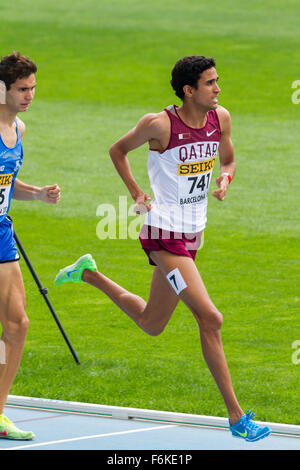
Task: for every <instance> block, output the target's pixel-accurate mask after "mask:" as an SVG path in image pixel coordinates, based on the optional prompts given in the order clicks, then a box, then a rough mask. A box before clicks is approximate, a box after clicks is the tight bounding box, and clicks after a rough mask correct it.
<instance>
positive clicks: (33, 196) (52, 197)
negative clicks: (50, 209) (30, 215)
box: [12, 178, 60, 204]
mask: <svg viewBox="0 0 300 470" xmlns="http://www.w3.org/2000/svg"><path fill="white" fill-rule="evenodd" d="M12 197H13V199H17V200H19V201H43V202H46V203H48V204H56V203H57V202H58V201H59V199H60V187H59V186H58V185H57V184H53V185H48V186H44V187H42V188H39V187H38V186H32V185H30V184H26V183H23V182H22V181H20V180H19V179H18V178H16V180H15V185H14V190H13V195H12Z"/></svg>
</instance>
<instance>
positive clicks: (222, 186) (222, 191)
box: [212, 175, 229, 201]
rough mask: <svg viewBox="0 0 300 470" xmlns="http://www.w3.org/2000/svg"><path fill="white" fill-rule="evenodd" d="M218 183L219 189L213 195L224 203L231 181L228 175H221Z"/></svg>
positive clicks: (217, 180)
mask: <svg viewBox="0 0 300 470" xmlns="http://www.w3.org/2000/svg"><path fill="white" fill-rule="evenodd" d="M216 183H217V186H218V188H219V189H215V191H213V192H212V195H213V196H214V197H216V198H217V199H219V201H224V199H225V197H226V191H227V188H228V186H229V181H228V178H227V176H226V175H221V176H219V178H217V179H216Z"/></svg>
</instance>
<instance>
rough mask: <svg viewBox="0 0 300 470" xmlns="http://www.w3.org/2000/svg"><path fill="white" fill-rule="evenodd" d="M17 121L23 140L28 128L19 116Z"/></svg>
mask: <svg viewBox="0 0 300 470" xmlns="http://www.w3.org/2000/svg"><path fill="white" fill-rule="evenodd" d="M16 119H17V123H18V128H19V132H20V136H21V139H22V137H23V135H24V133H25V130H26V126H25V124H24V122H23V121H22V120H21V119H20V118H19V117H18V116H17V117H16Z"/></svg>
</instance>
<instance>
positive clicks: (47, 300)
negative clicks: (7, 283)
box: [14, 230, 80, 364]
mask: <svg viewBox="0 0 300 470" xmlns="http://www.w3.org/2000/svg"><path fill="white" fill-rule="evenodd" d="M14 239H15V240H16V244H17V246H18V248H19V250H20V252H21V254H22V256H23V258H24V260H25V262H26V264H27V266H28V268H29V271H30V272H31V274H32V277H33V279H34V280H35V282H36V284H37V286H38V288H39V291H40V293H41V294H42V296H43V297H44V299H45V302H46V304H47V305H48V307H49V310H50V312H51V313H52V316H53V318H54V320H55V321H56V324H57V326H58V328H59V329H60V331H61V333H62V335H63V337H64V339H65V341H66V343H67V345H68V347H69V349H70V351H71V353H72V355H73V357H74V359H75V361H76V362H77V364H80V361H79V359H78V356H77V354H76V352H75V350H74V348H73V346H72V344H71V342H70V340H69V338H68V337H67V335H66V332H65V330H64V329H63V326H62V324H61V323H60V320H59V318H58V316H57V315H56V313H55V311H54V308H53V307H52V305H51V302H50V300H49V299H48V296H47V294H48V289H47V287H43V286H42V284H41V282H40V280H39V278H38V276H37V274H36V272H35V270H34V269H33V266H32V264H31V262H30V260H29V258H28V256H27V254H26V252H25V250H24V248H23V246H22V243H21V242H20V240H19V237H18V236H17V234H16V232H15V230H14Z"/></svg>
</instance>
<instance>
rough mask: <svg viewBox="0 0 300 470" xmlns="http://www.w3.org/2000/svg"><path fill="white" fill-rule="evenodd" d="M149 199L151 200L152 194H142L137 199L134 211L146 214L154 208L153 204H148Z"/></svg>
mask: <svg viewBox="0 0 300 470" xmlns="http://www.w3.org/2000/svg"><path fill="white" fill-rule="evenodd" d="M148 201H151V196H150V195H149V194H144V193H143V194H141V195H140V196H138V197H137V198H136V200H135V206H134V212H136V213H137V214H146V212H149V211H150V210H151V209H152V206H151V204H147V202H148Z"/></svg>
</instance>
